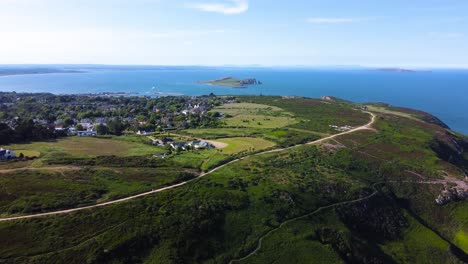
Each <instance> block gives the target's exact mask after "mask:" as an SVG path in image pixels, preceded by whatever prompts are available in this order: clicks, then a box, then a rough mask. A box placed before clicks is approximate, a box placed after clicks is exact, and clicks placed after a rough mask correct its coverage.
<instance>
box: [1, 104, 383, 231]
mask: <svg viewBox="0 0 468 264" xmlns="http://www.w3.org/2000/svg"><path fill="white" fill-rule="evenodd" d="M366 113H368V114H369V115H370V116H371V117H372V118H371V121H370V122H369V123H367V124H365V125H363V126H360V127H357V128H354V129H351V130H349V131H346V132H342V133H338V134H335V135H332V136H328V137H325V138H321V139H319V140H315V141H312V142H309V143H305V144H299V145H295V146H292V147H288V148H280V149H274V150H269V151H264V152H260V153H256V154H252V155H249V156H245V157H242V158H239V159H235V160H232V161H230V162H228V163H226V164H223V165H220V166H218V167H216V168H214V169H212V170H210V171H207V172H204V173H201V174H200V175H199V176H198V177H196V178H194V179H191V180H188V181H185V182H181V183H178V184H174V185H171V186H168V187H164V188H160V189H156V190H152V191H149V192H145V193H140V194H137V195H133V196H129V197H126V198H122V199H118V200H113V201H109V202H105V203H99V204H95V205H90V206H84V207H78V208H73V209H67V210H59V211H54V212H48V213H40V214H32V215H24V216H15V217H7V218H0V222H6V221H14V220H21V219H30V218H37V217H43V216H51V215H61V214H69V213H73V212H77V211H82V210H87V209H92V208H97V207H103V206H108V205H112V204H116V203H121V202H125V201H129V200H133V199H136V198H139V197H143V196H147V195H151V194H155V193H159V192H163V191H167V190H170V189H175V188H178V187H180V186H183V185H186V184H188V183H190V182H193V181H195V180H196V179H198V178H201V177H204V176H206V175H209V174H211V173H213V172H215V171H217V170H219V169H221V168H224V167H226V166H228V165H230V164H233V163H236V162H238V161H240V160H243V159H247V158H249V157H253V156H260V155H264V154H268V153H275V152H280V151H285V150H288V149H292V148H297V147H300V146H304V145H315V144H320V143H322V142H324V141H327V140H330V139H333V138H335V137H339V136H342V135H346V134H350V133H354V132H356V131H360V130H368V129H370V130H373V128H372V125H373V124H374V122H375V118H376V116H375V115H374V114H373V113H371V112H366Z"/></svg>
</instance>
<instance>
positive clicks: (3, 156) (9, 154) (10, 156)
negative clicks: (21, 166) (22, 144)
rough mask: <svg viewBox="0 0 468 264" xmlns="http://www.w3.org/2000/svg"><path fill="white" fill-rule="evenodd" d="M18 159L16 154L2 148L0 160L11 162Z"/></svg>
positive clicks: (0, 149)
mask: <svg viewBox="0 0 468 264" xmlns="http://www.w3.org/2000/svg"><path fill="white" fill-rule="evenodd" d="M13 158H16V154H15V153H14V152H13V151H11V150H8V149H3V148H0V160H9V159H13Z"/></svg>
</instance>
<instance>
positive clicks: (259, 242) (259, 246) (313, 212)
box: [229, 182, 386, 264]
mask: <svg viewBox="0 0 468 264" xmlns="http://www.w3.org/2000/svg"><path fill="white" fill-rule="evenodd" d="M383 183H386V182H377V183H374V184H373V185H372V188H373V189H374V192H373V193H371V194H369V195H368V196H366V197H361V198H358V199H355V200H351V201H345V202H339V203H335V204H330V205H327V206H322V207H319V208H318V209H316V210H315V211H312V212H310V213H307V214H305V215H301V216H298V217H295V218H291V219H289V220H286V221H284V222H282V223H281V224H280V225H279V226H277V227H276V228H273V229H271V230H270V231H268V232H266V233H265V234H263V235H262V236H261V237H260V238H259V239H258V240H257V247H255V249H254V250H252V251H251V252H250V253H249V254H247V255H246V256H244V257H242V258H239V259H233V260H231V261H229V264H233V263H236V262H241V261H243V260H246V259H248V258H250V257H252V256H253V255H255V254H257V252H258V251H259V250H260V249H262V243H263V240H264V239H265V238H266V237H267V236H269V235H270V234H271V233H273V232H276V231H277V230H279V229H281V228H282V227H283V226H285V225H287V224H289V223H291V222H294V221H297V220H299V219H303V218H307V217H309V216H312V215H315V214H317V213H319V212H321V211H323V210H326V209H330V208H333V207H336V206H340V205H347V204H352V203H358V202H362V201H364V200H367V199H370V198H372V197H374V196H375V195H376V194H377V193H378V192H379V191H378V190H377V188H376V186H377V185H379V184H383Z"/></svg>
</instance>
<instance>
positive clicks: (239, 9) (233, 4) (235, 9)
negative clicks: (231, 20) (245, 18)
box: [187, 0, 249, 15]
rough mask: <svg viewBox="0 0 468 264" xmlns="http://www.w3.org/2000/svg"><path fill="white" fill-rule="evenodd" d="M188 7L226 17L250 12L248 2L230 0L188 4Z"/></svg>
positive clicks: (246, 0) (245, 0)
mask: <svg viewBox="0 0 468 264" xmlns="http://www.w3.org/2000/svg"><path fill="white" fill-rule="evenodd" d="M187 6H188V7H190V8H194V9H198V10H201V11H205V12H213V13H221V14H225V15H237V14H242V13H245V12H247V10H249V2H248V0H229V1H224V2H223V3H219V2H205V3H195V4H188V5H187Z"/></svg>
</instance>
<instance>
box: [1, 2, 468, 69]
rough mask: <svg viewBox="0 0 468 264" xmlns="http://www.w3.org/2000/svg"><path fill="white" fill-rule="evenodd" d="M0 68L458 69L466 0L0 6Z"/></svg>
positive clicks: (466, 29) (464, 52)
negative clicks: (139, 66) (122, 66)
mask: <svg viewBox="0 0 468 264" xmlns="http://www.w3.org/2000/svg"><path fill="white" fill-rule="evenodd" d="M0 64H119V65H123V64H135V65H265V66H299V65H300V66H332V65H333V66H335V65H343V66H344V65H350V66H351V65H353V66H358V65H359V66H379V67H413V68H416V67H421V68H424V67H429V68H430V67H440V68H468V1H466V0H411V1H409V0H326V1H323V0H289V1H286V0H0Z"/></svg>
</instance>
